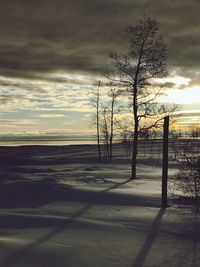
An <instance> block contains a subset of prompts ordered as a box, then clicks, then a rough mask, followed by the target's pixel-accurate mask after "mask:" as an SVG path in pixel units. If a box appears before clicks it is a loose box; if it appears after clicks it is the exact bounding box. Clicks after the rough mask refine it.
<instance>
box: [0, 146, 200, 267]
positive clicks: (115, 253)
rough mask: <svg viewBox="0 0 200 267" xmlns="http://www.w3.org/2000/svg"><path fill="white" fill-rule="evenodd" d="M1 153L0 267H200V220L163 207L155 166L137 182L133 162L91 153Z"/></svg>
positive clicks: (141, 169) (143, 170)
mask: <svg viewBox="0 0 200 267" xmlns="http://www.w3.org/2000/svg"><path fill="white" fill-rule="evenodd" d="M2 151H4V153H5V151H8V153H7V154H4V158H6V162H4V164H3V163H2V168H1V188H0V200H1V203H0V207H1V209H0V247H1V249H0V266H1V267H8V266H12V267H68V266H69V267H79V266H83V267H90V266H91V267H98V266H99V267H112V266H114V267H115V266H119V267H126V266H127V267H141V266H143V267H169V266H170V267H179V266H180V267H190V266H191V267H198V266H200V254H199V251H200V227H199V226H200V220H199V215H198V214H195V213H193V212H192V210H191V209H190V208H189V207H184V206H177V205H174V204H171V205H170V206H169V207H168V208H167V209H161V208H160V193H161V168H160V167H158V166H157V165H156V164H154V163H153V161H152V164H149V163H148V164H144V163H142V162H140V163H139V165H138V179H137V180H134V181H132V180H129V178H130V164H129V162H128V161H125V160H124V159H119V158H118V160H115V159H114V161H113V163H112V164H98V163H97V160H96V158H94V151H93V150H92V149H91V147H87V146H86V147H85V146H74V147H66V148H64V147H63V148H62V147H61V148H48V147H47V148H44V147H41V148H38V149H36V148H34V147H32V148H28V147H27V148H22V149H20V148H15V149H13V148H9V150H6V148H3V149H2V150H1V152H2ZM84 155H87V160H86V159H85V156H84ZM116 158H117V156H116ZM174 172H176V170H175V169H170V175H172V174H173V173H174Z"/></svg>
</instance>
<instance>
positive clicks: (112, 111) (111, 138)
mask: <svg viewBox="0 0 200 267" xmlns="http://www.w3.org/2000/svg"><path fill="white" fill-rule="evenodd" d="M113 117H114V100H113V99H112V106H111V116H110V162H111V161H112V147H113Z"/></svg>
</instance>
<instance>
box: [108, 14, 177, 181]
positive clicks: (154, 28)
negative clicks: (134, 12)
mask: <svg viewBox="0 0 200 267" xmlns="http://www.w3.org/2000/svg"><path fill="white" fill-rule="evenodd" d="M158 32H159V24H158V22H157V20H156V19H155V18H150V17H148V18H146V17H145V18H144V19H143V20H140V21H139V22H138V24H136V25H135V26H129V27H128V29H127V34H128V44H129V48H128V51H127V52H126V53H112V54H111V59H112V62H113V65H114V70H113V72H112V74H111V75H110V76H109V79H110V80H111V81H112V82H113V84H116V86H117V85H118V86H119V87H120V88H121V89H122V88H123V90H124V91H125V92H126V94H127V95H128V97H129V100H130V108H131V112H132V127H131V129H132V130H131V131H132V133H133V149H132V175H131V178H132V179H135V178H136V163H137V147H138V137H139V134H140V133H141V132H142V131H146V130H148V129H152V128H154V127H155V126H156V125H158V122H159V121H160V120H161V119H163V117H164V116H166V114H167V115H169V113H170V112H172V111H173V110H174V108H171V109H169V108H166V107H165V106H164V105H161V104H160V105H159V104H158V103H157V102H156V100H157V97H158V96H159V95H160V92H161V86H159V85H155V80H154V79H155V78H161V77H163V76H165V75H166V73H167V71H166V58H167V56H166V46H165V43H164V41H163V39H162V37H161V36H160V35H159V34H158Z"/></svg>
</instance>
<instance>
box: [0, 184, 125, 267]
mask: <svg viewBox="0 0 200 267" xmlns="http://www.w3.org/2000/svg"><path fill="white" fill-rule="evenodd" d="M129 181H130V180H126V181H124V182H122V183H119V184H115V185H113V186H111V187H110V188H107V189H105V190H104V192H103V193H106V192H108V191H109V190H112V189H114V188H117V187H120V186H121V185H123V184H125V183H128V182H129ZM99 194H101V193H99ZM93 206H94V203H88V204H87V205H85V206H84V207H83V208H81V209H80V210H78V211H77V212H75V213H74V214H73V215H72V216H71V217H70V218H67V219H63V220H55V221H54V222H53V224H54V226H55V228H54V229H53V230H51V231H49V232H48V233H47V234H45V235H43V236H42V237H41V238H38V239H37V240H36V241H34V242H32V243H31V244H29V245H26V246H24V247H22V248H20V249H18V250H16V251H15V252H14V253H12V254H11V255H10V256H9V257H7V258H6V259H5V260H4V262H3V263H2V265H1V267H9V266H12V264H13V263H16V262H19V261H22V260H23V259H25V257H26V256H28V253H30V252H31V251H32V250H33V249H35V248H37V247H38V246H40V245H41V244H43V243H45V242H47V241H49V240H50V239H51V238H53V237H55V236H56V235H58V234H60V233H61V232H63V231H64V230H65V229H67V227H69V226H70V225H71V224H73V223H74V222H75V221H76V220H77V219H78V218H79V217H80V216H82V215H83V214H84V213H85V212H86V211H88V210H89V209H91V208H92V207H93ZM23 219H24V218H23ZM23 219H22V220H20V219H19V218H18V219H17V220H15V219H14V218H13V219H12V220H11V224H12V226H13V227H15V228H20V227H22V226H23V228H24V227H25V225H24V223H22V221H23ZM32 219H33V218H32V217H30V218H29V219H26V220H25V221H26V223H28V225H29V226H30V227H33V225H32V223H31V221H32ZM42 220H43V219H42V218H39V222H38V223H39V225H40V226H42V225H46V224H45V223H44V221H42ZM17 223H18V224H20V225H19V226H18V227H17V225H16V224H17ZM21 223H22V225H21ZM43 223H44V224H43ZM3 226H4V227H8V223H7V224H6V226H5V225H4V223H3V225H1V224H0V227H1V228H2V227H3ZM9 226H11V225H9ZM34 226H35V225H34ZM48 226H49V223H48ZM50 226H52V224H50Z"/></svg>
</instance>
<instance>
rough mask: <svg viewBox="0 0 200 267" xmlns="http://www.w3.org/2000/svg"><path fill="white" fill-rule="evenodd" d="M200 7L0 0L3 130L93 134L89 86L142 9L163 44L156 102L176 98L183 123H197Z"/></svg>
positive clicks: (149, 1) (176, 2) (184, 1)
mask: <svg viewBox="0 0 200 267" xmlns="http://www.w3.org/2000/svg"><path fill="white" fill-rule="evenodd" d="M199 12H200V3H199V0H190V1H188V0H165V1H161V0H34V1H31V0H6V1H3V0H1V1H0V125H1V134H67V133H68V134H87V133H91V128H90V125H91V124H90V121H91V116H92V113H93V109H92V108H91V107H90V105H89V95H88V92H89V91H90V90H91V89H92V88H93V87H94V83H95V82H97V81H99V80H101V79H103V77H104V74H105V72H106V69H107V67H108V66H109V64H110V63H109V55H110V52H113V51H117V52H118V51H122V50H123V49H124V45H125V42H126V33H125V29H126V28H127V26H128V25H129V24H135V23H136V22H137V21H138V19H140V18H142V17H143V16H144V14H145V15H148V16H152V17H155V18H156V19H157V20H158V21H159V23H160V32H161V34H162V35H163V37H164V40H165V42H166V44H167V47H168V72H169V73H168V76H167V77H166V78H164V80H163V83H166V82H167V83H168V85H169V86H168V88H166V92H165V95H163V96H162V97H161V98H160V101H161V102H163V103H176V104H178V106H179V110H178V111H177V113H178V114H179V117H178V119H177V120H178V123H179V125H181V126H182V127H188V125H198V124H200V60H199V59H200V46H199V43H200V16H199Z"/></svg>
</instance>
